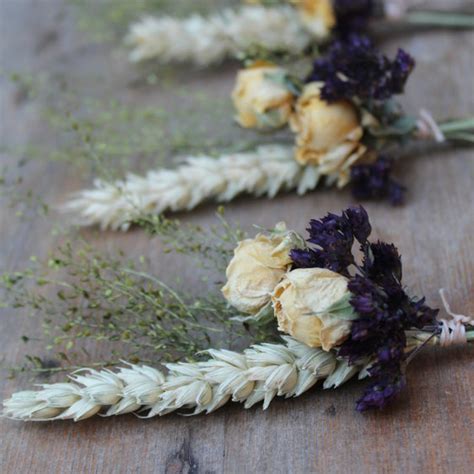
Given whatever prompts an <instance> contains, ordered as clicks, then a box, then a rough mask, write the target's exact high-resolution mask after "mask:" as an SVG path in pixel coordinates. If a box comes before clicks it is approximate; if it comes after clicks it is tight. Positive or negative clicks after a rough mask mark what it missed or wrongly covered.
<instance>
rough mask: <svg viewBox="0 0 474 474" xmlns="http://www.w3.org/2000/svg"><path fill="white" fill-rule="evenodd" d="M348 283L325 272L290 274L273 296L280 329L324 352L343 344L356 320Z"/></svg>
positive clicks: (321, 270) (312, 270) (319, 270)
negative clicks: (350, 301) (350, 302)
mask: <svg viewBox="0 0 474 474" xmlns="http://www.w3.org/2000/svg"><path fill="white" fill-rule="evenodd" d="M347 281H348V280H347V278H346V277H344V276H342V275H339V274H338V273H335V272H332V271H330V270H326V269H324V268H302V269H296V270H293V271H291V272H288V273H287V274H286V275H285V277H284V278H283V280H282V281H281V283H280V284H279V285H278V286H277V287H276V288H275V291H274V292H273V294H272V303H273V308H274V311H275V315H276V317H277V319H278V329H279V330H280V331H283V332H285V333H287V334H289V335H291V336H293V337H294V338H295V339H297V340H298V341H301V342H303V343H305V344H306V345H308V346H309V347H322V348H323V350H325V351H329V350H331V349H332V348H333V347H335V346H337V345H339V344H341V343H342V342H343V341H344V340H345V339H346V338H347V336H348V335H349V333H350V328H351V320H352V319H354V317H355V316H354V313H353V311H352V308H351V307H350V305H349V303H348V301H349V297H350V292H349V290H348V289H347Z"/></svg>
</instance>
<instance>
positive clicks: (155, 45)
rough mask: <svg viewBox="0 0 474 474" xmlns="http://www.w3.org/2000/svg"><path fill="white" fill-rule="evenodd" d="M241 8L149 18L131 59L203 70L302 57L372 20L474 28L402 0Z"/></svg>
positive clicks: (464, 18) (462, 16)
mask: <svg viewBox="0 0 474 474" xmlns="http://www.w3.org/2000/svg"><path fill="white" fill-rule="evenodd" d="M244 3H247V4H248V5H244V6H242V7H240V8H237V9H230V8H228V9H224V10H222V11H220V12H217V13H214V14H213V15H211V16H208V17H203V16H201V15H198V14H194V15H191V16H189V17H188V18H184V19H180V18H173V17H171V16H160V17H155V16H148V17H145V18H143V19H141V20H140V21H138V22H136V23H134V24H132V25H131V26H130V28H129V33H128V35H127V38H126V43H127V44H128V45H129V46H130V47H131V48H132V51H131V53H130V59H131V60H132V61H143V60H147V59H158V60H160V61H162V62H174V61H177V62H193V63H195V64H198V65H200V66H206V65H209V64H212V63H216V62H220V61H222V60H223V59H225V58H227V57H236V56H239V55H241V54H244V53H245V54H249V53H250V54H255V53H257V52H260V53H262V52H266V53H286V54H290V55H301V54H303V53H304V52H305V50H307V49H308V48H309V47H311V46H312V45H321V44H324V43H326V42H328V41H329V40H330V39H331V37H333V36H336V37H337V36H341V35H343V36H344V35H347V34H349V33H350V32H354V31H359V32H360V31H365V30H367V27H368V26H369V25H370V23H371V22H375V23H378V22H381V21H385V22H389V26H390V27H393V25H418V26H431V27H441V28H474V16H473V15H469V14H467V13H463V12H450V11H445V12H437V11H422V10H417V9H413V8H412V9H409V8H407V6H406V4H405V1H403V0H385V1H377V0H246V1H245V2H244Z"/></svg>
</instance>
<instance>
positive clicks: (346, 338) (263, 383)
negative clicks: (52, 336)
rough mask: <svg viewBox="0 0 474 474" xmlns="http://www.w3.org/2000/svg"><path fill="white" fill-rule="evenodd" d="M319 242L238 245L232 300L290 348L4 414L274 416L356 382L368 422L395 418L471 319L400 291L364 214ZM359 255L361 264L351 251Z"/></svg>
mask: <svg viewBox="0 0 474 474" xmlns="http://www.w3.org/2000/svg"><path fill="white" fill-rule="evenodd" d="M308 231H309V239H308V240H307V241H305V240H304V239H303V238H302V237H301V236H300V235H298V234H297V233H295V232H293V231H288V230H287V229H286V227H285V226H284V224H279V225H277V226H276V228H275V229H274V230H273V231H272V232H270V233H261V234H258V235H257V236H256V237H255V238H253V239H246V240H243V241H241V242H240V243H239V245H238V246H237V248H236V249H235V251H234V256H233V258H232V260H231V261H230V263H229V265H228V267H227V271H226V276H227V282H226V284H225V286H224V287H223V289H222V293H223V295H224V297H225V299H226V300H227V302H228V303H229V304H230V305H231V306H232V307H234V308H236V309H237V310H238V311H240V312H242V313H246V314H247V315H248V316H246V317H241V318H240V319H243V320H244V321H245V322H246V323H247V324H263V322H265V321H270V322H272V321H274V322H277V324H278V329H279V330H280V331H281V332H283V333H284V334H285V336H283V342H282V343H277V344H270V343H263V344H257V345H254V346H252V347H250V348H249V349H247V350H245V351H244V352H243V353H237V352H234V351H229V350H213V349H208V350H207V351H206V352H207V353H208V354H209V356H210V358H209V359H208V360H205V361H201V362H181V363H172V364H165V367H166V369H167V372H166V373H164V372H163V371H161V370H158V369H155V368H151V367H147V366H143V365H137V364H124V366H123V367H121V368H119V369H117V370H116V371H111V370H107V369H102V370H90V369H89V370H87V369H84V370H80V371H76V372H75V373H73V374H72V375H71V376H70V381H69V382H68V383H56V384H41V385H40V387H41V388H40V390H37V391H23V392H18V393H15V394H13V396H12V397H11V398H10V399H8V400H6V401H4V414H5V415H6V416H8V417H11V418H14V419H20V420H30V421H44V420H58V419H74V420H75V421H78V420H82V419H85V418H88V417H91V416H93V415H95V414H98V413H100V414H102V415H105V416H112V415H119V414H125V413H130V412H138V413H140V414H141V416H143V417H145V418H149V417H153V416H156V415H160V416H161V415H165V414H167V413H170V412H173V411H176V410H188V411H187V413H190V414H199V413H210V412H212V411H214V410H216V409H218V408H220V407H221V406H223V405H224V404H225V403H226V402H228V401H229V400H233V401H235V402H241V403H243V404H244V407H245V408H250V407H251V406H253V405H255V404H256V403H258V402H263V407H264V408H267V407H268V405H269V404H270V402H271V401H272V400H273V399H274V397H276V396H282V397H286V398H289V397H296V396H299V395H300V394H302V393H303V392H305V391H307V390H309V389H310V388H311V387H313V386H314V385H315V384H316V383H317V382H318V381H319V380H324V383H323V387H324V388H336V387H338V386H340V385H341V384H343V383H344V382H346V381H347V380H349V379H350V378H352V377H354V376H355V375H357V376H358V377H359V378H361V379H362V378H369V379H370V380H371V382H370V384H369V386H368V388H367V389H366V391H365V392H364V394H363V395H362V397H361V398H360V399H359V400H358V401H357V404H356V408H357V410H359V411H365V410H369V409H373V408H383V407H385V406H386V405H387V404H388V403H389V402H390V401H391V400H392V399H393V398H394V397H395V396H397V395H398V394H399V393H400V391H401V390H402V389H403V387H404V385H405V383H406V380H405V372H406V368H407V365H408V364H409V362H410V361H411V360H412V359H413V357H414V356H415V355H416V354H417V353H418V352H419V351H420V349H421V348H423V347H424V346H426V345H427V344H441V345H449V344H452V343H466V342H468V341H472V340H473V339H474V331H472V330H467V328H468V326H469V325H471V326H472V325H473V319H472V318H469V317H467V316H462V315H456V314H454V313H452V312H451V311H450V310H449V307H448V306H447V305H446V309H447V311H448V313H449V315H450V316H451V318H450V319H446V320H439V321H438V320H437V319H436V317H437V313H438V311H437V310H433V309H431V308H430V307H428V306H427V305H426V304H425V300H424V298H421V299H420V298H413V297H410V296H409V295H408V294H407V293H406V291H405V288H404V287H403V285H402V264H401V258H400V255H399V254H398V251H397V249H396V247H395V246H394V245H393V244H387V243H384V242H375V243H374V242H370V241H369V240H368V238H369V236H370V233H371V225H370V223H369V219H368V216H367V213H366V212H365V210H364V209H363V208H362V207H358V208H349V209H347V210H345V211H344V212H343V213H342V214H341V215H335V214H328V215H327V216H326V217H324V218H322V219H321V220H312V221H311V222H310V225H309V228H308ZM356 242H357V243H358V244H359V246H360V253H361V255H362V258H361V259H358V258H356V256H355V255H354V253H353V251H352V248H353V246H354V243H356Z"/></svg>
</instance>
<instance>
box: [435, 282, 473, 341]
mask: <svg viewBox="0 0 474 474" xmlns="http://www.w3.org/2000/svg"><path fill="white" fill-rule="evenodd" d="M439 294H440V296H441V301H442V302H443V306H444V309H445V311H446V313H447V314H448V315H449V316H451V319H439V322H440V324H441V334H440V337H439V341H440V344H441V346H444V347H446V346H450V345H454V344H466V343H467V337H466V325H467V324H471V325H472V324H473V323H474V318H472V317H470V316H465V315H464V314H456V313H454V312H453V311H452V310H451V307H450V306H449V303H448V300H447V298H446V290H445V289H444V288H441V289H440V290H439Z"/></svg>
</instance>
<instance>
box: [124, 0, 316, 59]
mask: <svg viewBox="0 0 474 474" xmlns="http://www.w3.org/2000/svg"><path fill="white" fill-rule="evenodd" d="M310 41H311V35H310V34H309V33H308V32H307V31H306V30H305V29H304V27H303V25H302V23H301V21H300V20H299V17H298V14H297V12H296V11H295V10H294V9H293V8H291V7H289V6H280V7H272V8H266V7H263V6H245V7H242V8H240V9H238V10H230V9H226V10H224V11H222V12H220V13H217V14H214V15H212V16H210V17H208V18H205V17H203V16H201V15H198V14H195V15H192V16H190V17H188V18H185V19H176V18H173V17H169V16H164V17H160V18H154V17H146V18H143V19H142V20H140V21H139V22H137V23H134V24H132V25H131V27H130V29H129V33H128V35H127V37H126V43H128V44H129V45H130V46H131V47H132V48H133V49H132V51H131V53H130V59H131V60H132V61H142V60H145V59H152V58H156V59H159V60H160V61H162V62H171V61H188V62H193V63H196V64H198V65H201V66H205V65H208V64H211V63H215V62H219V61H221V60H222V59H224V58H225V57H229V56H236V55H237V54H238V53H239V52H243V51H246V50H248V49H249V48H251V47H255V46H257V47H262V48H264V49H266V50H268V51H286V52H289V53H295V54H296V53H300V52H301V51H303V50H304V49H305V48H306V46H308V44H309V43H310Z"/></svg>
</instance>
